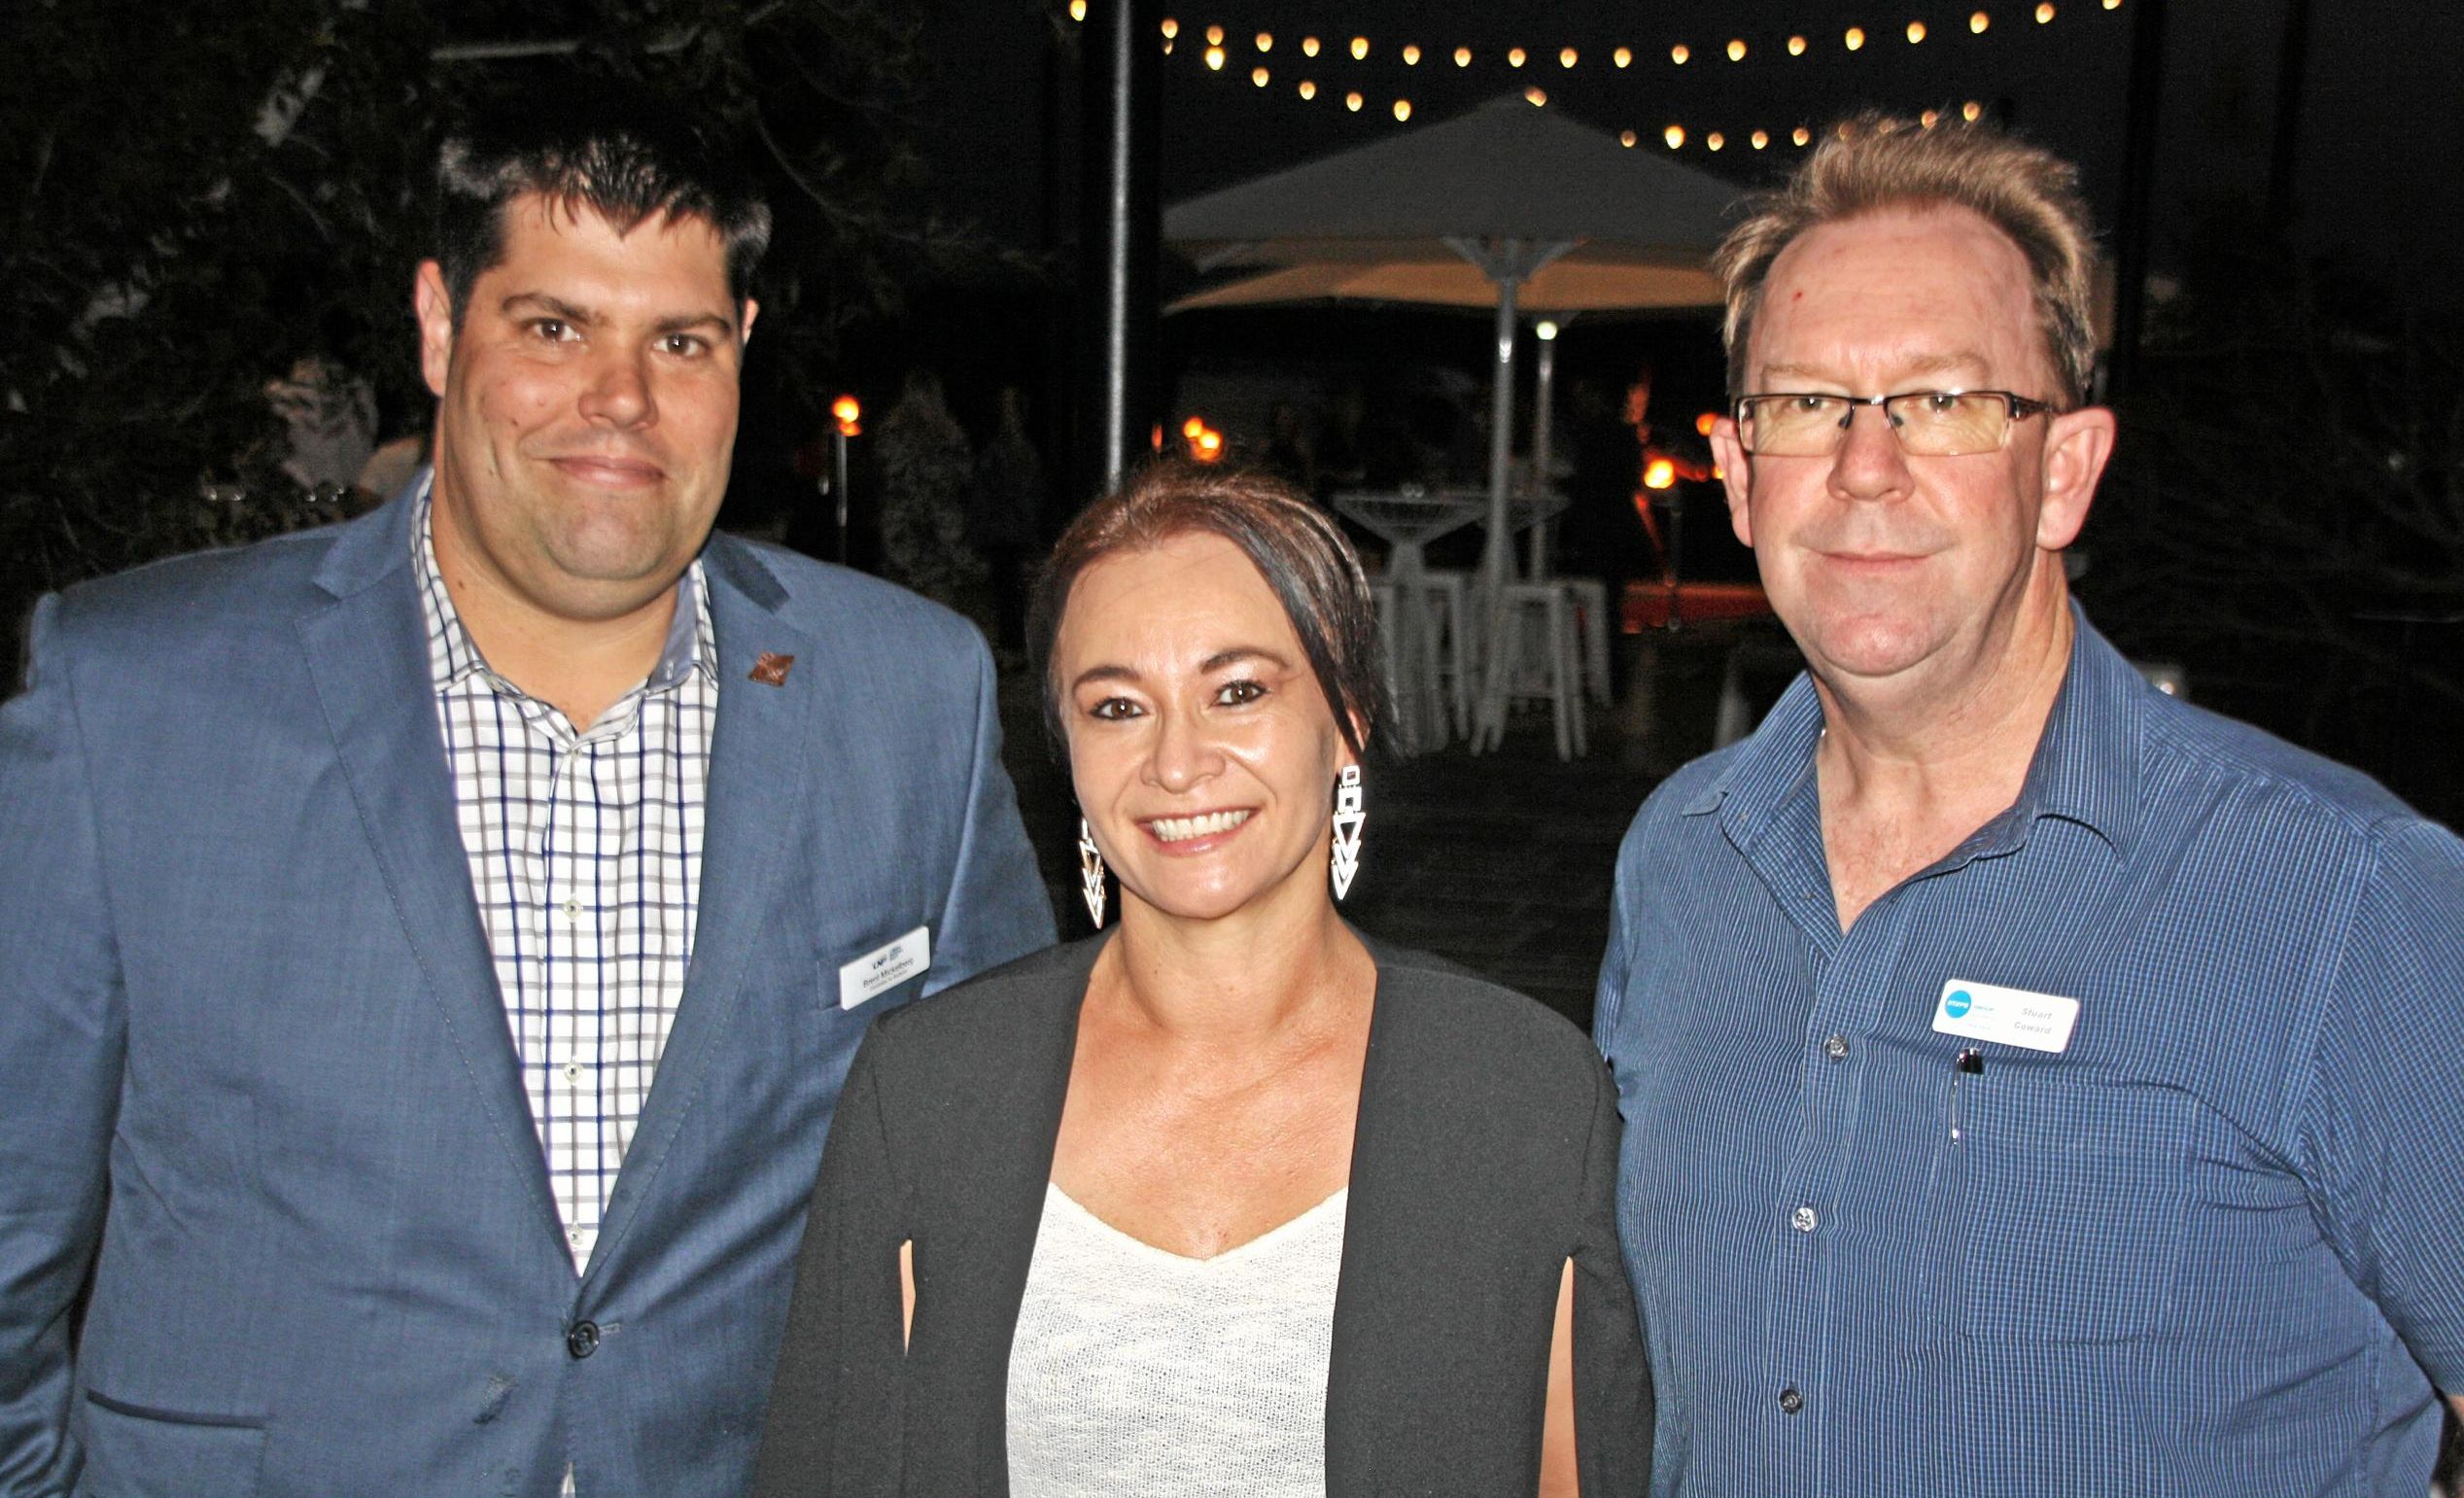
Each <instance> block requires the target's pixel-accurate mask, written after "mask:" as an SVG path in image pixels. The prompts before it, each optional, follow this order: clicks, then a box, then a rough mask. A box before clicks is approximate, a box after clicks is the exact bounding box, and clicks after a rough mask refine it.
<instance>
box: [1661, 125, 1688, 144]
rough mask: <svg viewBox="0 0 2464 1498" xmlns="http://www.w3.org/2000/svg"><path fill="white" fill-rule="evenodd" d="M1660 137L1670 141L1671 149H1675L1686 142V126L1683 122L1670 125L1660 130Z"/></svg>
mask: <svg viewBox="0 0 2464 1498" xmlns="http://www.w3.org/2000/svg"><path fill="white" fill-rule="evenodd" d="M1660 139H1662V140H1664V141H1666V142H1668V149H1669V150H1671V151H1675V150H1676V149H1677V148H1678V147H1680V146H1683V145H1684V144H1685V127H1684V126H1683V125H1682V124H1673V125H1670V126H1669V127H1668V128H1667V129H1665V130H1662V131H1661V132H1660Z"/></svg>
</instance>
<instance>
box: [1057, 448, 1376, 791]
mask: <svg viewBox="0 0 2464 1498" xmlns="http://www.w3.org/2000/svg"><path fill="white" fill-rule="evenodd" d="M1192 532H1205V533H1207V534H1209V535H1213V536H1220V537H1222V538H1223V539H1224V540H1228V541H1231V542H1232V544H1233V545H1235V546H1238V547H1239V548H1240V549H1241V551H1242V553H1243V554H1244V555H1246V556H1247V557H1248V558H1249V560H1250V561H1251V562H1253V563H1255V564H1256V565H1257V568H1258V573H1259V575H1261V576H1263V577H1265V578H1266V579H1267V587H1269V588H1271V589H1273V590H1274V595H1275V598H1276V599H1277V601H1279V602H1280V603H1281V604H1282V605H1283V612H1284V617H1286V618H1288V619H1290V620H1291V621H1292V632H1293V633H1294V634H1296V635H1298V636H1300V637H1301V650H1302V651H1303V652H1304V653H1306V654H1307V656H1308V658H1309V666H1310V668H1311V669H1312V670H1313V671H1315V672H1316V674H1317V679H1318V687H1319V689H1320V690H1322V691H1324V692H1325V693H1326V703H1327V706H1328V707H1329V708H1331V709H1332V710H1334V713H1335V724H1336V728H1337V729H1339V730H1340V731H1341V732H1342V735H1343V742H1344V743H1346V744H1349V745H1350V746H1351V747H1352V752H1353V753H1355V754H1360V753H1363V752H1365V751H1366V750H1367V749H1368V746H1369V741H1370V740H1371V739H1372V738H1373V737H1375V735H1376V730H1377V727H1378V725H1379V724H1380V723H1382V722H1383V721H1384V720H1385V718H1386V714H1387V704H1386V674H1385V669H1384V666H1383V665H1382V663H1381V662H1380V661H1379V659H1378V653H1377V606H1376V603H1375V601H1374V600H1372V599H1371V597H1370V592H1369V579H1368V577H1366V576H1365V575H1363V574H1362V572H1361V559H1360V557H1359V555H1358V554H1357V553H1356V552H1354V551H1353V550H1352V543H1351V542H1350V541H1348V540H1344V538H1343V532H1342V529H1341V527H1339V526H1337V525H1336V523H1335V518H1334V517H1333V516H1332V515H1329V514H1328V513H1326V511H1324V510H1322V509H1320V508H1318V507H1317V506H1316V505H1312V504H1310V503H1309V501H1308V500H1307V499H1306V498H1305V497H1304V496H1302V495H1301V492H1300V491H1299V490H1297V489H1295V488H1293V487H1292V486H1291V485H1290V484H1287V483H1285V482H1284V481H1283V480H1281V479H1279V478H1275V477H1272V476H1271V475H1268V474H1266V473H1260V472H1256V471H1252V470H1238V469H1234V470H1221V469H1214V468H1201V467H1199V466H1198V465H1197V464H1194V463H1181V462H1172V463H1159V464H1154V465H1151V466H1149V467H1147V468H1144V469H1141V470H1138V471H1136V472H1134V473H1132V474H1131V475H1130V476H1129V477H1128V479H1127V480H1126V481H1124V482H1123V484H1122V486H1121V487H1120V488H1119V489H1116V490H1114V491H1113V492H1112V493H1110V494H1107V495H1105V496H1104V497H1103V498H1102V499H1100V500H1097V501H1096V502H1095V503H1094V504H1093V505H1089V506H1087V508H1086V509H1085V510H1084V511H1082V512H1081V513H1080V514H1079V516H1078V518H1077V519H1076V520H1073V521H1071V522H1070V524H1069V529H1068V530H1066V531H1063V532H1062V533H1061V538H1060V540H1058V542H1056V543H1055V544H1054V546H1053V554H1052V558H1051V560H1050V561H1049V562H1047V563H1046V564H1045V567H1044V573H1043V575H1042V576H1041V577H1040V578H1038V579H1037V581H1036V586H1035V603H1034V606H1033V609H1032V610H1031V612H1030V613H1029V614H1028V617H1027V641H1028V644H1030V645H1031V646H1032V647H1033V650H1034V655H1035V663H1036V669H1037V671H1038V672H1039V673H1040V674H1041V675H1042V677H1043V679H1044V722H1045V725H1046V726H1047V727H1048V728H1050V729H1051V730H1052V734H1053V739H1054V742H1055V743H1065V742H1066V741H1065V740H1064V739H1063V736H1062V732H1061V716H1060V686H1059V683H1058V681H1056V680H1054V679H1053V645H1054V643H1055V642H1056V641H1057V640H1058V639H1059V637H1060V617H1061V611H1062V610H1063V609H1065V608H1066V607H1067V606H1068V603H1069V590H1070V586H1071V584H1073V583H1075V582H1076V581H1077V580H1078V575H1079V574H1081V573H1083V572H1085V571H1086V570H1087V569H1088V568H1090V567H1092V566H1093V565H1094V564H1095V563H1097V562H1099V561H1101V560H1103V559H1104V558H1105V557H1108V556H1110V555H1112V554H1113V553H1115V552H1118V551H1136V550H1142V549H1144V548H1146V547H1150V546H1157V545H1161V544H1163V542H1164V541H1167V540H1171V539H1173V538H1174V537H1176V536H1187V535H1189V534H1191V533H1192Z"/></svg>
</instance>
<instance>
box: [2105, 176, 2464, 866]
mask: <svg viewBox="0 0 2464 1498" xmlns="http://www.w3.org/2000/svg"><path fill="white" fill-rule="evenodd" d="M2121 417H2122V447H2121V449H2120V451H2119V453H2118V454H2117V457H2116V460H2115V466H2114V471H2113V474H2112V476H2111V478H2110V479H2109V480H2108V482H2107V484H2106V486H2105V495H2104V498H2103V499H2102V500H2100V503H2099V505H2098V511H2097V514H2096V517H2095V519H2094V520H2093V522H2092V529H2091V530H2090V532H2089V534H2088V538H2087V542H2088V545H2089V548H2090V550H2091V552H2092V554H2093V556H2094V567H2093V569H2092V571H2091V572H2090V574H2089V575H2088V578H2087V582H2086V591H2087V592H2088V594H2089V596H2090V599H2091V602H2092V603H2093V604H2094V605H2095V607H2096V608H2097V609H2098V611H2099V617H2100V619H2101V620H2104V621H2106V622H2107V624H2108V626H2109V627H2116V632H2117V634H2118V635H2120V636H2122V637H2124V643H2125V645H2126V648H2131V649H2133V650H2134V653H2138V654H2142V655H2153V656H2163V657H2170V658H2172V659H2176V660H2184V661H2187V662H2188V663H2189V664H2190V665H2191V668H2192V689H2193V693H2194V695H2195V696H2198V697H2200V698H2202V699H2203V700H2206V701H2209V702H2211V703H2213V704H2214V705H2216V706H2219V707H2221V708H2223V709H2224V710H2225V711H2228V712H2232V713H2235V714H2238V715H2241V716H2246V717H2250V718H2253V719H2255V720H2257V721H2259V722H2261V723H2262V724H2264V725H2265V726H2268V727H2270V728H2273V729H2274V730H2275V731H2277V732H2279V733H2281V734H2284V735H2285V736H2287V737H2290V738H2292V739H2294V740H2296V741H2297V742H2300V743H2303V744H2306V745H2308V746H2310V747H2313V748H2316V749H2321V750H2323V751H2326V752H2329V753H2333V754H2335V755H2337V756H2338V757H2341V758H2346V759H2350V760H2353V761H2355V762H2357V763H2360V764H2361V765H2362V766H2363V767H2364V768H2366V769H2369V770H2371V771H2372V772H2373V773H2374V774H2377V775H2378V776H2380V778H2382V779H2385V780H2387V781H2389V782H2390V784H2394V785H2396V786H2397V788H2399V789H2401V790H2404V791H2406V792H2408V793H2409V794H2411V795H2412V796H2414V797H2415V798H2416V799H2418V800H2421V801H2423V802H2425V803H2428V806H2427V809H2429V810H2432V811H2433V812H2435V813H2437V814H2439V815H2444V816H2447V817H2450V818H2452V817H2455V816H2457V815H2458V813H2464V795H2459V794H2458V791H2457V787H2455V786H2454V785H2453V784H2449V783H2450V782H2451V779H2452V778H2451V777H2444V776H2439V775H2436V774H2435V773H2429V774H2425V773H2424V771H2425V762H2424V760H2423V759H2422V757H2421V755H2420V754H2419V753H2418V752H2417V750H2418V749H2420V748H2422V747H2425V746H2426V745H2428V744H2429V743H2430V742H2432V741H2434V740H2441V741H2443V740H2445V739H2446V738H2447V736H2449V735H2451V734H2452V733H2453V732H2455V731H2457V730H2464V328H2459V327H2458V326H2457V325H2456V324H2455V322H2454V321H2453V320H2452V319H2448V318H2444V317H2441V316H2440V315H2438V314H2435V313H2432V312H2425V311H2422V310H2420V309H2418V308H2417V307H2414V306H2412V305H2410V304H2409V303H2408V301H2407V299H2406V298H2404V297H2402V296H2398V295H2395V294H2393V293H2391V292H2389V291H2387V290H2385V289H2382V288H2375V287H2371V286H2367V285H2361V284H2355V283H2352V282H2348V281H2345V280H2343V279H2342V278H2340V277H2338V276H2337V275H2336V274H2334V273H2333V272H2332V271H2331V270H2329V269H2327V268H2324V267H2322V266H2319V265H2317V264H2314V263H2306V262H2304V261H2300V260H2298V259H2296V258H2295V257H2294V256H2292V255H2291V254H2289V253H2286V252H2284V251H2282V250H2280V249H2277V248H2273V247H2272V245H2271V243H2270V241H2269V240H2268V239H2267V238H2266V237H2265V236H2264V235H2261V234H2259V233H2256V232H2251V231H2247V229H2246V226H2242V228H2240V229H2237V227H2236V226H2233V225H2230V224H2219V225H2218V226H2216V228H2215V230H2214V231H2213V232H2212V233H2211V234H2210V235H2208V236H2207V238H2206V241H2205V242H2204V245H2203V246H2201V247H2200V249H2199V250H2198V252H2197V253H2196V254H2195V255H2194V256H2193V258H2192V259H2191V260H2190V261H2189V262H2188V264H2187V266H2186V269H2185V273H2184V276H2183V279H2182V282H2181V289H2180V293H2179V295H2178V296H2174V297H2172V298H2171V299H2170V300H2169V302H2168V303H2167V304H2166V305H2164V306H2163V307H2162V308H2160V309H2159V313H2158V315H2157V316H2156V317H2155V318H2154V319H2153V320H2152V322H2151V327H2150V335H2149V339H2148V344H2147V348H2146V352H2145V355H2144V357H2143V360H2142V366H2141V369H2140V373H2139V377H2138V380H2137V383H2136V384H2135V386H2134V389H2133V391H2132V393H2131V395H2130V397H2129V399H2128V400H2127V401H2126V402H2125V403H2124V404H2123V407H2122V410H2121ZM2203 678H2204V684H2203ZM2437 762H2438V760H2436V759H2432V760H2429V761H2427V764H2432V765H2434V764H2436V763H2437Z"/></svg>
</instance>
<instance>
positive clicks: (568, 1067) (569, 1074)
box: [565, 1062, 582, 1082]
mask: <svg viewBox="0 0 2464 1498" xmlns="http://www.w3.org/2000/svg"><path fill="white" fill-rule="evenodd" d="M581 1074H582V1068H581V1063H579V1062H567V1063H565V1080H566V1081H568V1082H571V1081H573V1080H574V1079H576V1078H577V1077H579V1076H580V1075H581Z"/></svg>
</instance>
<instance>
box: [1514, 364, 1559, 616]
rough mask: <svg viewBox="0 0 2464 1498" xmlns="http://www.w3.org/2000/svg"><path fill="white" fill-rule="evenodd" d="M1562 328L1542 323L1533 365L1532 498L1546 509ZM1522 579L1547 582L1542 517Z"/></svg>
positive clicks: (1537, 520)
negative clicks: (1553, 408)
mask: <svg viewBox="0 0 2464 1498" xmlns="http://www.w3.org/2000/svg"><path fill="white" fill-rule="evenodd" d="M1560 326H1561V325H1558V324H1553V323H1543V324H1541V326H1540V331H1539V336H1538V338H1537V340H1536V341H1538V343H1539V344H1540V348H1539V349H1538V351H1537V352H1536V353H1535V355H1534V357H1533V361H1532V496H1533V498H1534V499H1535V500H1538V501H1539V502H1540V503H1541V505H1542V509H1543V510H1545V508H1546V503H1547V496H1548V492H1549V488H1550V484H1549V479H1550V474H1549V471H1548V470H1549V469H1550V468H1551V467H1552V466H1553V463H1554V459H1555V456H1556V455H1555V454H1554V453H1553V452H1551V451H1550V449H1549V443H1548V439H1549V435H1550V433H1549V415H1550V407H1551V406H1553V405H1554V404H1555V403H1556V400H1557V339H1556V336H1555V334H1556V331H1558V330H1559V328H1560ZM1523 575H1524V576H1525V577H1527V578H1529V579H1530V580H1531V581H1533V582H1545V581H1547V580H1548V521H1547V520H1546V519H1545V518H1544V517H1543V516H1540V515H1537V514H1536V516H1535V518H1534V520H1533V522H1532V544H1531V560H1530V562H1529V563H1527V564H1526V565H1525V567H1524V569H1523Z"/></svg>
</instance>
